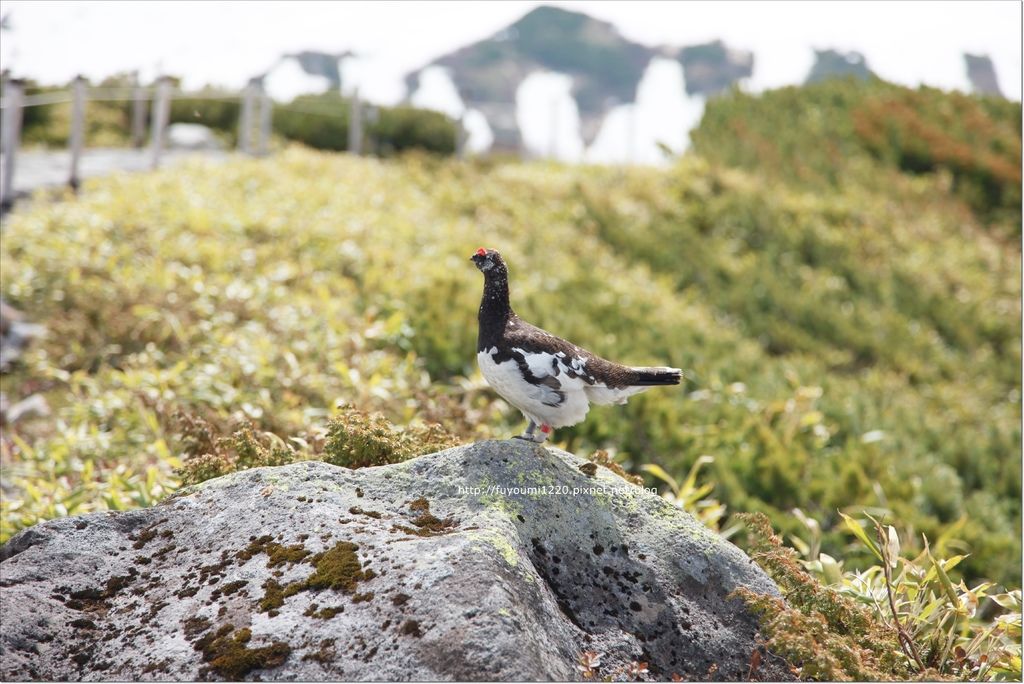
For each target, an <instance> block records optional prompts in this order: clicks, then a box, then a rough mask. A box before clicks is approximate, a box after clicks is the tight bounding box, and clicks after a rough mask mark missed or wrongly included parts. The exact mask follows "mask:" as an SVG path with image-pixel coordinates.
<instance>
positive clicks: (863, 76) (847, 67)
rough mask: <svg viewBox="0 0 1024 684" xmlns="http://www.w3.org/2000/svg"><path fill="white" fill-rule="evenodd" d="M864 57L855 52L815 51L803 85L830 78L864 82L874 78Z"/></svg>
mask: <svg viewBox="0 0 1024 684" xmlns="http://www.w3.org/2000/svg"><path fill="white" fill-rule="evenodd" d="M874 75H875V74H874V72H872V71H871V69H870V68H869V67H868V61H867V60H866V59H865V58H864V55H862V54H861V53H859V52H857V51H852V52H839V51H838V50H815V51H814V64H813V65H812V66H811V71H810V73H808V74H807V79H806V80H805V81H804V84H805V85H807V84H811V83H818V82H820V81H825V80H828V79H830V78H848V77H853V78H857V79H860V80H864V81H866V80H867V79H869V78H872V77H873V76H874Z"/></svg>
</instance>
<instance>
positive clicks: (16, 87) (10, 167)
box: [0, 78, 25, 210]
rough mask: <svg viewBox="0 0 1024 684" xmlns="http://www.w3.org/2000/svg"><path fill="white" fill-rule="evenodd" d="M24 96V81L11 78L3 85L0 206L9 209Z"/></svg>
mask: <svg viewBox="0 0 1024 684" xmlns="http://www.w3.org/2000/svg"><path fill="white" fill-rule="evenodd" d="M24 96H25V82H24V81H22V80H21V79H16V78H12V79H10V80H8V81H7V83H6V84H5V86H4V109H3V140H2V142H0V148H2V149H3V153H4V165H3V169H2V171H3V180H2V182H0V207H2V208H3V210H7V209H10V208H11V206H12V205H13V204H14V161H15V159H16V158H17V156H18V144H19V142H20V140H21V115H22V112H21V105H22V100H23V99H24Z"/></svg>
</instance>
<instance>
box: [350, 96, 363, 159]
mask: <svg viewBox="0 0 1024 684" xmlns="http://www.w3.org/2000/svg"><path fill="white" fill-rule="evenodd" d="M350 104H351V112H350V114H349V117H348V151H349V152H350V153H352V154H361V153H362V151H363V104H362V102H360V100H359V88H356V89H355V90H353V91H352V101H351V103H350Z"/></svg>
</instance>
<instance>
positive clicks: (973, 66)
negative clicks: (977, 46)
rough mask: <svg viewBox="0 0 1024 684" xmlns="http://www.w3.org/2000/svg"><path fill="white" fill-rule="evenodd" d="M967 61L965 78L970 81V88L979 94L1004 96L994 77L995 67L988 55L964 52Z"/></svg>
mask: <svg viewBox="0 0 1024 684" xmlns="http://www.w3.org/2000/svg"><path fill="white" fill-rule="evenodd" d="M964 62H966V63H967V80H968V81H970V82H971V90H972V91H973V92H975V93H977V94H979V95H995V96H997V97H1004V96H1003V91H1002V90H1000V88H999V79H998V78H996V67H995V65H994V64H992V58H991V57H989V56H988V55H972V54H970V53H964Z"/></svg>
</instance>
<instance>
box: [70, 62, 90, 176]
mask: <svg viewBox="0 0 1024 684" xmlns="http://www.w3.org/2000/svg"><path fill="white" fill-rule="evenodd" d="M85 88H86V82H85V77H84V76H76V77H75V80H74V81H73V82H72V83H71V135H70V136H68V147H69V148H70V150H71V173H70V174H69V175H68V185H70V186H71V189H72V190H74V191H75V192H78V186H79V185H81V183H82V179H81V178H80V177H79V175H78V165H79V162H81V160H82V147H83V146H84V145H85V97H86V93H85Z"/></svg>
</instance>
